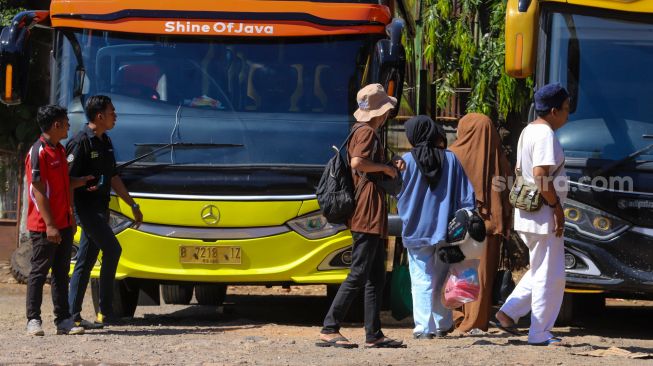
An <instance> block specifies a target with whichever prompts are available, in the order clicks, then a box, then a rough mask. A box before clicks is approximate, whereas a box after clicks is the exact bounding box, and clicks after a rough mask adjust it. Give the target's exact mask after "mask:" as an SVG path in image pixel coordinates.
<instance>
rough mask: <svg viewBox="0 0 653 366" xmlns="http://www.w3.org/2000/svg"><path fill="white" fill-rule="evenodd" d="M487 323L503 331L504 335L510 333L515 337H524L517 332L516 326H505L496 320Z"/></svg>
mask: <svg viewBox="0 0 653 366" xmlns="http://www.w3.org/2000/svg"><path fill="white" fill-rule="evenodd" d="M488 323H489V324H490V325H491V326H493V327H495V328H499V329H501V330H502V331H504V332H506V333H510V334H512V335H516V336H523V335H524V333H522V332H520V331H519V328H517V325H515V324H512V325H508V326H505V325H502V324H501V322H500V321H498V320H490V321H489V322H488Z"/></svg>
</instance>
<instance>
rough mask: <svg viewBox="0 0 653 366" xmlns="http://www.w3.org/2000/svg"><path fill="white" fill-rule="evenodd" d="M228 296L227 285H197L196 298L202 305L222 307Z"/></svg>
mask: <svg viewBox="0 0 653 366" xmlns="http://www.w3.org/2000/svg"><path fill="white" fill-rule="evenodd" d="M226 295H227V285H221V284H215V283H206V284H201V285H195V298H196V299H197V303H198V304H200V305H210V306H220V305H222V303H223V302H224V298H225V296H226Z"/></svg>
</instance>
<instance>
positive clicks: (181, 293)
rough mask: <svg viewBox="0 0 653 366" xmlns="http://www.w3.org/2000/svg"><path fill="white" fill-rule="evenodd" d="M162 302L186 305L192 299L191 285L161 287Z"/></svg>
mask: <svg viewBox="0 0 653 366" xmlns="http://www.w3.org/2000/svg"><path fill="white" fill-rule="evenodd" d="M161 295H162V296H163V302H165V303H166V304H172V305H188V304H190V300H191V299H192V298H193V285H161Z"/></svg>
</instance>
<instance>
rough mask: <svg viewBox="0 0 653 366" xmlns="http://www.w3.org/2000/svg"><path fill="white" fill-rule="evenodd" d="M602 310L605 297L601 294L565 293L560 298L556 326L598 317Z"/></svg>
mask: <svg viewBox="0 0 653 366" xmlns="http://www.w3.org/2000/svg"><path fill="white" fill-rule="evenodd" d="M604 310H605V295H603V294H575V293H568V292H565V295H564V297H563V298H562V305H561V306H560V312H559V313H558V318H557V319H556V325H557V326H566V325H572V324H575V323H578V322H579V321H581V320H583V319H585V318H589V317H593V316H600V315H601V313H602V312H603V311H604Z"/></svg>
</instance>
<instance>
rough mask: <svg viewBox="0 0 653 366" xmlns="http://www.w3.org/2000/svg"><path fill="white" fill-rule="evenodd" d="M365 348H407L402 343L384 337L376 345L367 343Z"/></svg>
mask: <svg viewBox="0 0 653 366" xmlns="http://www.w3.org/2000/svg"><path fill="white" fill-rule="evenodd" d="M365 348H406V345H405V344H404V342H402V341H397V340H394V339H392V338H387V337H383V338H381V340H377V341H376V342H374V343H366V344H365Z"/></svg>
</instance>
